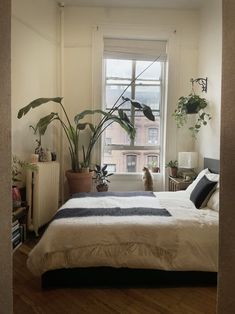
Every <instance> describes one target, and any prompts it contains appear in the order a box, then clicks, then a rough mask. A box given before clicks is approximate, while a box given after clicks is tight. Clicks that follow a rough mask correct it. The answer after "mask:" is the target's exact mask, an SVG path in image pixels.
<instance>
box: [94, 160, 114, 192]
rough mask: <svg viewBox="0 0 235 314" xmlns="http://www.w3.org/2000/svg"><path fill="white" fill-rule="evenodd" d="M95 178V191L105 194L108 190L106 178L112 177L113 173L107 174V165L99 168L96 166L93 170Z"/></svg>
mask: <svg viewBox="0 0 235 314" xmlns="http://www.w3.org/2000/svg"><path fill="white" fill-rule="evenodd" d="M94 173H95V177H93V179H94V180H95V183H96V189H97V191H98V192H106V191H108V189H109V186H108V183H110V181H109V179H108V177H110V176H112V175H113V173H108V171H107V165H104V166H103V167H101V166H100V165H96V166H95V169H94Z"/></svg>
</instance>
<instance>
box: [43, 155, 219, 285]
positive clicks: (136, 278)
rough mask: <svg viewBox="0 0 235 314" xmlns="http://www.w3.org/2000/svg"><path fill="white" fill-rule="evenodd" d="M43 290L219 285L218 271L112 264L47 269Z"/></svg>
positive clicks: (212, 163)
mask: <svg viewBox="0 0 235 314" xmlns="http://www.w3.org/2000/svg"><path fill="white" fill-rule="evenodd" d="M204 168H209V169H210V171H211V172H213V173H219V161H218V160H215V159H211V158H204ZM41 284H42V288H43V289H48V288H55V287H84V286H85V287H86V286H89V287H97V286H102V287H120V286H121V287H123V286H128V287H131V286H142V287H143V286H145V287H161V286H182V285H183V286H195V285H199V286H201V285H216V284H217V273H215V272H200V271H164V270H155V269H131V268H112V267H88V268H68V269H57V270H51V271H47V272H45V273H44V274H42V276H41Z"/></svg>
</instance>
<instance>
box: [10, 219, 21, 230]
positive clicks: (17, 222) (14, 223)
mask: <svg viewBox="0 0 235 314" xmlns="http://www.w3.org/2000/svg"><path fill="white" fill-rule="evenodd" d="M17 224H19V220H18V219H16V220H14V221H13V222H12V224H11V226H12V228H13V227H14V226H15V225H17Z"/></svg>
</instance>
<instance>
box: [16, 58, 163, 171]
mask: <svg viewBox="0 0 235 314" xmlns="http://www.w3.org/2000/svg"><path fill="white" fill-rule="evenodd" d="M156 60H157V59H156ZM156 60H155V61H156ZM155 61H153V62H155ZM151 65H152V63H151V64H150V65H149V66H148V67H147V68H146V69H144V71H146V70H147V69H148V68H149V67H150V66H151ZM144 71H142V72H141V73H140V74H139V75H138V76H137V77H136V78H135V79H134V80H133V81H132V82H131V83H130V84H129V85H128V86H127V87H126V88H125V90H124V91H123V93H122V94H121V95H120V96H119V97H118V99H117V100H116V102H115V103H114V105H113V106H112V108H111V109H110V110H109V111H103V110H84V111H82V112H81V113H79V114H77V115H76V116H75V117H74V121H73V123H72V122H71V120H70V119H69V117H68V114H67V112H66V110H65V108H64V105H63V104H62V100H63V98H62V97H56V98H38V99H35V100H33V101H32V102H30V103H29V104H28V105H27V106H25V107H23V108H21V109H20V110H19V112H18V118H19V119H20V118H22V117H23V116H25V115H26V114H27V113H28V112H29V111H30V110H31V109H34V108H37V107H39V106H41V105H44V104H46V103H48V102H51V101H52V102H54V103H57V104H58V105H59V106H60V107H61V108H62V112H63V113H62V114H61V110H60V113H58V112H51V113H50V114H48V115H46V116H45V117H43V118H41V119H40V120H39V121H38V123H37V125H36V127H35V132H37V131H38V132H39V134H41V135H43V134H44V133H45V132H46V130H47V127H48V125H49V124H51V123H52V122H54V121H59V122H60V124H61V126H62V128H63V130H64V132H65V135H66V137H67V139H68V144H69V152H70V158H71V167H72V171H73V172H79V171H80V170H81V168H82V167H89V166H90V162H91V154H92V151H93V148H94V146H95V144H96V143H97V141H98V139H99V138H100V136H101V134H102V133H103V132H104V131H105V129H106V128H108V127H109V126H110V125H111V124H113V123H118V124H119V125H120V126H121V127H122V128H123V129H124V130H125V131H126V132H127V134H128V135H129V136H130V138H131V139H134V138H135V133H136V131H135V128H134V125H133V124H132V122H131V121H130V119H129V118H128V116H127V114H126V113H125V111H124V110H123V109H122V108H121V107H122V105H124V103H126V102H130V103H131V105H132V106H133V107H134V108H135V109H136V110H139V111H142V113H143V114H144V116H145V117H146V118H147V119H149V120H152V121H154V120H155V117H154V115H153V113H152V110H151V108H150V107H149V106H147V105H144V104H141V103H140V102H138V101H136V100H133V99H130V98H126V97H123V95H124V93H125V91H126V90H127V89H128V87H129V86H130V85H131V84H132V83H133V82H134V81H135V80H136V79H137V78H138V77H139V76H140V75H141V74H142V73H143V72H144ZM121 99H122V101H121V102H120V103H119V104H118V102H119V101H120V100H121ZM95 114H98V115H100V120H99V122H98V123H97V125H94V124H92V123H90V122H84V118H86V117H87V116H89V115H95ZM86 128H89V129H90V133H91V134H90V139H89V142H88V144H87V147H85V146H82V147H80V143H79V142H80V135H81V134H80V133H81V131H83V130H85V129H86ZM81 149H82V156H83V160H82V161H80V160H79V151H80V150H81Z"/></svg>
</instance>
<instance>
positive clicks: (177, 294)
mask: <svg viewBox="0 0 235 314" xmlns="http://www.w3.org/2000/svg"><path fill="white" fill-rule="evenodd" d="M34 243H35V241H34V242H33V241H28V243H25V244H23V245H22V246H21V247H20V248H19V249H18V250H17V251H16V252H15V253H14V257H13V261H14V313H15V314H36V313H37V314H50V313H54V314H87V313H89V314H118V313H121V314H155V313H156V314H158V313H161V314H199V313H204V314H214V313H216V310H215V309H216V287H179V288H175V287H174V288H173V287H172V288H171V287H169V288H168V287H167V288H125V289H120V288H99V289H97V288H73V289H72V288H71V289H69V288H65V289H62V288H60V289H51V290H44V291H43V290H41V286H40V277H35V276H33V275H32V274H31V273H30V272H29V271H28V270H27V268H26V259H27V254H28V252H29V251H30V249H31V247H32V246H33V245H34Z"/></svg>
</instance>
